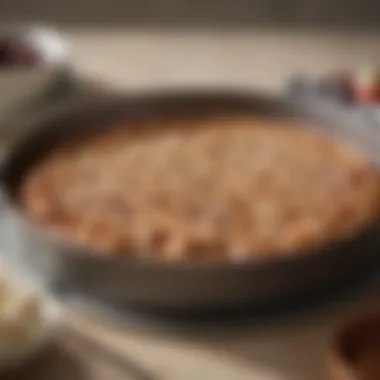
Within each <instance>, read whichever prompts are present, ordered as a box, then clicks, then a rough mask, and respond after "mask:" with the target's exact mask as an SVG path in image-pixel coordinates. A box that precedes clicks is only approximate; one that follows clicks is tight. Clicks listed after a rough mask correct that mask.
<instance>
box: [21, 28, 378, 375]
mask: <svg viewBox="0 0 380 380" xmlns="http://www.w3.org/2000/svg"><path fill="white" fill-rule="evenodd" d="M65 35H66V36H67V38H68V40H69V42H70V43H71V45H72V61H73V62H74V64H75V67H76V69H77V70H78V72H79V73H81V74H83V75H85V76H87V77H91V78H96V79H99V80H103V81H104V82H105V83H108V84H110V85H111V86H114V87H115V88H118V89H142V88H151V87H160V86H164V87H166V86H176V85H183V84H187V85H197V84H198V85H203V84H214V85H222V86H223V85H230V86H248V87H251V86H258V87H261V88H265V89H270V90H278V89H279V88H281V86H282V84H283V81H284V79H285V78H286V76H287V75H289V74H291V73H294V72H299V71H307V72H311V73H316V72H320V71H323V70H326V69H328V68H334V67H355V66H357V65H360V64H362V63H365V62H367V61H376V60H378V59H380V44H379V43H378V41H379V38H378V37H379V36H377V35H361V36H358V35H350V36H345V35H342V34H323V33H319V34H302V33H291V32H281V31H279V32H276V33H275V32H252V33H219V34H218V33H216V32H215V33H208V34H207V33H206V34H203V33H201V32H200V31H198V32H193V33H191V32H187V33H186V32H179V31H178V32H176V31H172V32H161V33H160V32H157V33H155V32H148V31H145V32H143V31H135V32H133V31H129V32H128V31H123V30H108V31H107V30H97V31H95V30H93V31H88V30H87V31H86V30H67V31H65ZM378 297H379V291H372V290H371V291H363V292H361V293H360V294H357V295H356V296H355V297H354V298H351V299H350V300H351V301H350V300H346V301H345V302H343V301H335V304H334V305H332V306H333V307H330V308H327V309H322V310H319V311H316V312H315V313H309V314H307V315H298V316H293V317H287V318H286V319H285V320H279V321H276V322H273V321H272V322H270V323H268V324H266V323H261V324H259V325H256V326H250V327H242V328H240V330H239V331H235V332H229V331H228V329H226V330H223V331H219V333H212V332H210V331H207V332H205V331H198V332H196V331H195V332H193V333H190V334H189V333H187V334H186V333H179V332H168V331H164V330H160V329H157V330H155V329H150V328H148V329H144V328H141V327H136V326H134V325H128V324H127V325H117V324H115V323H111V322H110V321H108V322H107V323H106V322H102V321H101V320H100V319H99V318H96V317H95V316H91V315H90V314H83V313H79V312H76V311H75V310H73V309H70V310H69V311H68V318H67V324H68V325H71V326H72V327H76V328H77V329H79V330H81V331H82V333H83V334H89V335H91V336H92V337H93V338H94V339H98V340H100V341H101V342H102V344H105V345H109V346H111V347H113V348H115V349H116V350H117V351H119V352H120V353H122V355H125V356H126V357H128V358H129V359H130V360H132V361H135V362H137V363H140V365H141V366H142V367H143V368H145V369H147V370H148V371H150V372H152V373H154V378H156V379H160V380H231V379H234V380H254V379H258V380H288V379H289V380H305V379H308V380H317V379H324V378H325V374H324V369H325V367H324V363H325V356H326V346H327V342H328V340H329V339H330V338H331V332H332V331H333V329H334V328H335V327H336V326H337V325H338V324H340V323H341V322H343V321H345V320H346V319H347V317H348V316H350V315H352V314H355V313H357V312H359V311H360V310H365V309H366V308H369V307H374V306H376V303H377V300H378V299H379V298H378ZM61 340H62V342H63V343H62V345H63V346H64V347H66V348H67V347H69V348H68V352H69V356H70V355H73V356H74V357H75V359H67V357H65V358H64V359H62V360H61V362H60V364H59V363H58V364H57V366H58V367H54V365H53V364H52V363H53V362H54V360H53V361H49V363H50V366H47V367H46V362H45V367H43V368H42V369H41V368H40V369H39V370H36V373H37V375H36V379H37V378H38V379H45V378H46V379H47V378H60V377H59V375H61V376H62V379H63V378H68V377H70V378H71V379H85V378H86V379H99V380H100V379H105V378H108V379H109V380H111V379H112V380H113V379H119V378H120V379H142V380H143V376H140V377H139V376H138V375H136V374H135V375H131V374H128V373H125V372H122V371H121V370H120V369H117V368H116V367H115V366H114V365H113V364H112V363H110V362H109V361H103V360H101V359H99V358H97V357H96V355H92V354H91V353H90V352H89V351H88V350H86V349H84V348H83V347H82V348H81V344H80V343H79V341H76V340H75V338H73V339H70V338H68V336H66V334H65V332H64V331H63V334H62V338H61ZM61 356H62V355H61ZM55 360H56V361H57V359H55ZM73 361H75V362H76V363H77V364H75V365H72V362H73ZM62 363H63V364H62ZM51 366H53V367H54V369H52V370H51V368H50V367H51ZM49 368H50V369H49ZM49 370H51V371H52V372H50V374H49ZM39 371H40V372H39ZM68 371H69V372H68ZM70 371H71V372H70ZM42 373H43V374H44V375H42ZM28 375H30V373H29V374H28ZM28 378H30V377H28Z"/></svg>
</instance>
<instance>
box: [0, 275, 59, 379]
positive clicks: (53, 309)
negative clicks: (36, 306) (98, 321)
mask: <svg viewBox="0 0 380 380" xmlns="http://www.w3.org/2000/svg"><path fill="white" fill-rule="evenodd" d="M7 274H8V278H9V279H10V284H14V285H15V287H17V288H18V289H19V290H20V292H23V291H24V292H28V293H30V292H32V293H33V294H34V295H36V296H37V297H38V299H39V302H40V306H41V309H40V313H39V316H40V323H39V324H38V327H37V328H36V329H33V330H30V334H29V335H28V337H27V338H26V339H23V340H22V342H15V343H7V344H4V342H1V339H0V373H1V372H4V371H7V370H9V369H13V368H15V367H18V366H22V365H24V364H26V363H27V362H28V361H29V360H31V359H33V358H34V357H36V356H37V355H38V354H39V353H41V352H42V351H43V350H44V349H45V348H47V347H48V345H49V343H51V341H52V340H53V338H54V336H55V334H56V332H57V330H58V328H59V325H60V320H61V307H60V305H59V304H58V302H56V301H55V300H54V299H53V298H52V297H51V296H49V295H48V294H47V293H46V292H45V291H43V290H42V289H41V288H39V287H37V286H35V284H33V283H31V282H29V281H25V280H23V279H21V278H20V277H18V276H16V275H14V273H13V272H12V273H9V272H7Z"/></svg>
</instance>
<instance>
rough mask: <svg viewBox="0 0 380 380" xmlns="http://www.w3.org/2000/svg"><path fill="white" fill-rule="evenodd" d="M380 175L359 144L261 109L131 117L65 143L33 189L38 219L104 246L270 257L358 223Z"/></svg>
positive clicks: (176, 255)
mask: <svg viewBox="0 0 380 380" xmlns="http://www.w3.org/2000/svg"><path fill="white" fill-rule="evenodd" d="M379 190H380V187H379V178H378V174H377V172H376V171H375V170H374V169H372V167H371V166H370V164H369V163H368V162H367V160H366V159H365V158H364V157H362V156H361V155H360V154H358V153H357V152H356V151H355V150H353V149H351V147H349V146H346V145H345V144H343V143H341V142H338V141H335V140H333V139H330V138H328V137H326V136H324V135H323V134H321V133H319V132H318V131H316V130H314V129H312V128H308V127H307V126H304V125H302V122H297V121H294V120H282V119H275V118H256V117H254V116H250V115H229V116H226V115H221V116H219V117H217V116H204V117H199V118H187V119H186V118H182V119H181V118H170V119H162V120H146V121H139V122H134V123H133V122H130V123H129V124H128V122H127V123H126V125H120V126H115V127H114V128H109V129H107V130H106V131H104V132H103V133H101V134H97V135H96V136H93V137H90V138H88V139H82V140H77V141H75V142H70V143H65V144H63V145H62V146H61V147H60V148H59V149H55V150H54V151H53V152H52V153H51V154H49V155H48V156H47V157H46V158H44V159H43V160H42V161H41V162H40V163H39V164H38V165H36V166H35V167H34V168H33V169H32V170H30V171H29V172H28V173H27V174H26V177H25V180H24V182H23V185H22V188H21V199H22V202H23V205H24V207H25V209H26V212H27V214H28V215H29V217H30V218H31V219H32V220H33V221H35V222H36V223H39V224H42V225H43V226H46V227H49V228H51V229H53V230H55V231H56V232H57V233H59V234H60V235H62V236H64V237H66V238H68V239H71V240H74V241H77V242H80V243H82V244H85V245H89V246H91V247H93V248H95V252H99V253H101V252H104V254H117V255H126V256H128V255H131V256H132V255H134V256H136V255H137V256H140V257H147V258H160V259H161V258H162V259H169V260H171V259H195V260H203V259H206V260H208V259H230V260H246V259H259V258H266V257H271V256H276V255H289V254H296V252H300V250H299V249H300V248H303V247H307V246H312V245H315V244H319V243H325V242H328V241H330V240H332V239H335V238H339V237H342V236H345V235H348V234H350V233H352V232H353V231H354V230H357V229H359V228H361V227H364V226H365V225H366V224H367V223H369V222H370V221H371V220H373V219H374V218H375V217H376V216H377V214H378V208H379V200H380V197H379Z"/></svg>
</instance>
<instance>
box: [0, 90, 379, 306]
mask: <svg viewBox="0 0 380 380" xmlns="http://www.w3.org/2000/svg"><path fill="white" fill-rule="evenodd" d="M220 111H223V112H225V111H236V112H251V113H252V114H254V115H270V116H276V117H295V118H301V119H305V120H307V121H308V122H309V124H310V125H313V126H315V127H316V128H321V129H323V130H324V131H325V132H326V133H332V134H333V135H334V136H335V135H336V136H339V137H341V138H343V139H347V140H350V143H353V144H356V145H357V148H358V149H360V150H362V151H363V152H365V153H368V157H369V160H372V161H373V162H374V164H375V166H376V165H377V163H376V162H375V161H376V154H373V152H374V146H373V141H372V140H371V138H368V137H367V138H365V136H363V138H362V139H359V138H357V137H355V138H352V135H351V134H350V133H349V131H354V130H356V129H359V128H362V127H363V126H362V125H359V124H358V125H352V124H350V123H349V121H348V120H344V118H340V117H338V116H337V115H335V114H334V115H332V114H328V113H327V114H325V113H324V112H322V110H317V109H314V108H310V107H306V106H305V105H302V106H301V105H300V104H296V103H293V102H292V101H291V100H289V99H286V98H282V97H277V96H269V95H262V94H255V93H251V92H242V91H232V90H225V91H222V90H220V89H218V90H215V91H212V90H188V91H186V90H183V91H173V92H166V93H162V92H161V93H153V94H139V95H125V96H119V95H118V96H111V95H110V96H106V97H102V99H98V100H94V99H92V100H91V101H86V100H83V101H82V102H77V103H76V104H75V105H72V106H71V107H69V108H67V109H65V110H63V111H62V112H60V113H59V114H56V115H54V116H52V117H50V118H48V119H47V120H45V121H44V122H41V123H39V125H38V126H35V127H33V128H31V130H32V131H33V132H31V133H30V134H28V135H27V136H25V137H24V138H22V139H21V140H19V141H18V143H17V144H15V146H14V147H13V148H12V149H10V151H9V153H8V155H7V157H6V158H5V161H4V163H3V166H2V170H1V174H0V175H1V178H0V180H1V184H2V190H3V195H4V196H5V201H6V204H7V213H8V214H9V219H8V220H9V223H7V229H8V230H7V231H6V234H7V235H8V237H9V240H10V241H11V242H13V248H10V250H12V251H13V252H17V258H18V262H19V263H21V264H22V265H24V267H25V268H27V270H29V271H30V272H31V273H32V275H34V276H35V277H37V278H39V279H40V280H41V281H43V282H44V283H46V284H47V285H48V286H57V287H59V288H61V289H62V288H63V289H66V290H67V291H70V292H77V293H81V294H84V295H86V294H87V295H89V296H91V297H92V298H94V297H95V298H96V299H98V300H101V301H103V302H106V303H109V304H113V305H123V306H126V305H127V306H128V307H131V308H135V309H144V310H146V309H148V310H151V309H152V310H153V309H154V310H163V311H169V312H172V311H185V312H190V311H191V312H204V311H205V310H206V311H207V310H220V311H222V310H231V309H239V308H240V309H245V308H247V307H253V308H258V309H259V308H260V307H261V306H262V305H266V306H267V305H268V304H270V303H277V302H279V300H281V302H282V301H283V300H284V299H287V298H289V297H290V298H291V297H293V298H294V297H299V296H304V295H305V294H308V293H309V292H310V293H312V292H315V291H316V290H321V289H323V288H326V289H328V288H329V287H331V285H332V284H336V282H345V281H346V282H347V281H350V279H351V278H353V277H355V276H356V275H357V273H358V272H360V271H363V270H367V269H369V268H373V267H374V265H375V264H376V262H377V254H376V253H377V249H378V247H379V242H380V233H379V226H380V224H379V221H378V220H377V221H375V222H374V223H372V222H371V224H370V225H368V226H366V227H365V228H363V229H361V230H358V231H356V233H355V234H353V235H352V236H348V237H347V238H345V239H341V240H339V241H334V242H332V243H331V244H325V245H319V246H315V247H312V248H310V249H307V250H306V251H305V252H294V254H289V255H286V256H284V255H282V258H280V259H261V260H254V261H250V262H244V263H235V262H218V263H211V262H209V263H202V262H187V261H176V262H168V261H160V260H150V261H145V260H142V259H138V258H133V257H131V258H130V257H128V258H122V257H115V256H112V255H111V254H110V255H96V254H93V252H91V248H88V247H84V246H78V245H75V244H73V243H72V242H70V241H68V240H63V239H61V238H59V237H57V236H55V235H53V234H52V233H50V231H49V230H46V229H43V228H41V227H38V226H36V225H35V224H33V223H32V222H31V221H30V220H28V218H27V217H26V216H25V215H24V213H23V211H22V209H21V207H20V203H19V199H18V189H19V185H20V184H21V182H22V180H23V178H24V174H25V172H26V171H28V170H29V169H30V168H31V167H32V166H33V165H35V164H36V163H37V162H38V161H39V160H40V159H41V158H42V157H43V156H44V155H46V154H47V153H48V152H49V151H50V150H51V149H54V147H55V146H56V145H57V144H59V143H61V142H62V141H64V140H68V139H72V138H75V137H78V136H79V135H81V136H86V135H89V134H92V133H95V132H97V131H101V130H104V129H106V128H108V127H109V126H110V125H111V124H113V123H118V122H120V121H126V123H125V124H126V125H128V122H127V121H128V120H133V119H138V118H141V117H147V116H149V117H162V116H165V115H189V116H193V115H201V114H204V113H209V112H212V113H215V112H216V113H217V112H220ZM131 124H133V123H131ZM356 127H357V128H356ZM371 144H372V145H371ZM305 196H306V195H305Z"/></svg>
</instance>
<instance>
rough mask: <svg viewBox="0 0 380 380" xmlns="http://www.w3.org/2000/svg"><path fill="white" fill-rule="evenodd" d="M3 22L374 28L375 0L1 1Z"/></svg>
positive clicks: (379, 22)
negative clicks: (36, 21)
mask: <svg viewBox="0 0 380 380" xmlns="http://www.w3.org/2000/svg"><path fill="white" fill-rule="evenodd" d="M0 14H1V18H2V19H3V20H12V19H13V20H19V19H20V18H21V19H22V20H33V21H35V20H40V21H41V20H43V21H48V22H51V23H59V24H60V25H68V26H123V27H125V26H163V27H168V26H180V27H183V26H188V27H199V26H205V27H214V26H218V27H223V28H224V27H237V28H242V27H249V28H252V27H279V26H283V27H292V28H294V27H303V28H305V27H306V28H310V27H314V28H323V29H324V28H326V27H328V28H331V29H335V28H349V29H357V30H358V29H359V30H361V29H363V28H365V29H369V28H378V27H379V25H380V15H379V12H378V2H377V1H376V0H222V1H220V0H219V1H218V0H202V1H201V0H194V1H189V0H95V1H94V0H79V1H75V0H68V1H48V0H36V1H25V0H24V1H23V0H3V1H1V4H0Z"/></svg>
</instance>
